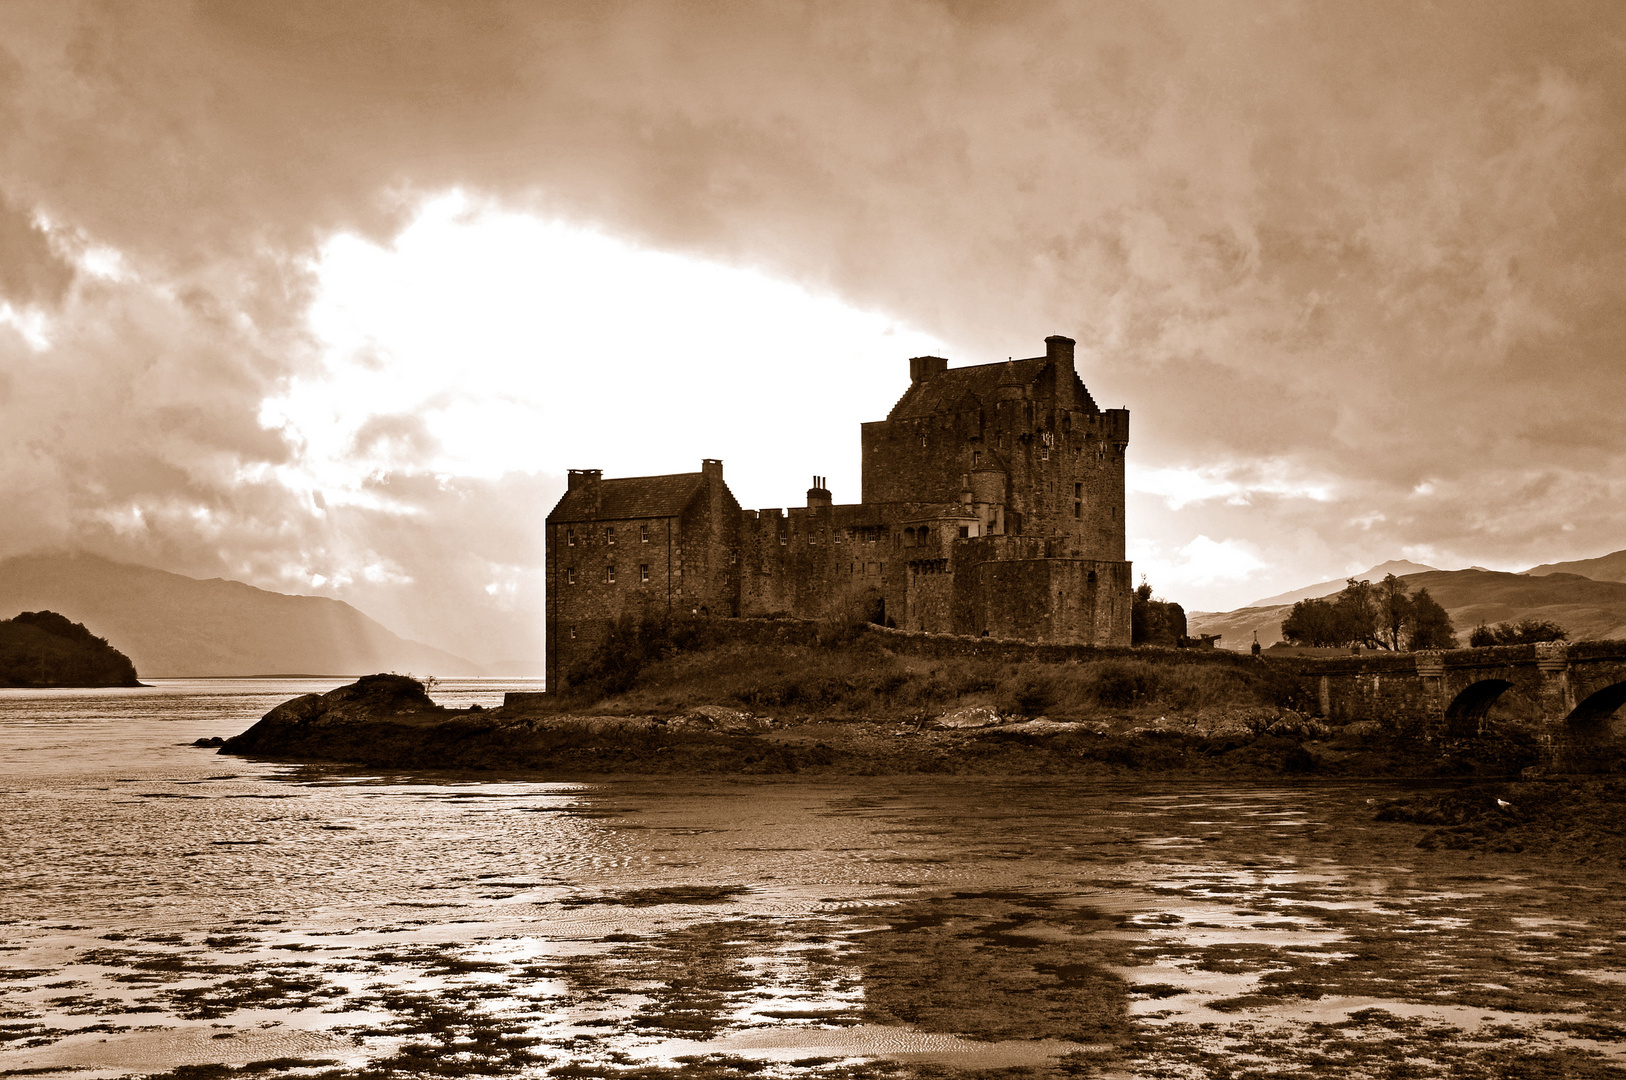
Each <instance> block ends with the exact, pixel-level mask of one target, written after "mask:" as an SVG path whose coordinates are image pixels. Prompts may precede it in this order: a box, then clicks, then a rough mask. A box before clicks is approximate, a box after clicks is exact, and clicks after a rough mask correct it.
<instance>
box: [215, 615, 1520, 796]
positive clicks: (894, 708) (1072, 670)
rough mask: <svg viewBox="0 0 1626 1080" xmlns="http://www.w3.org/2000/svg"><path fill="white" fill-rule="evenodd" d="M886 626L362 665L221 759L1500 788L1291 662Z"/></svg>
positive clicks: (1451, 751) (277, 715)
mask: <svg viewBox="0 0 1626 1080" xmlns="http://www.w3.org/2000/svg"><path fill="white" fill-rule="evenodd" d="M896 637H897V635H896V634H890V635H889V634H886V633H863V634H859V635H856V636H850V637H847V638H845V639H841V640H825V641H820V640H817V639H816V638H815V637H811V636H809V637H807V639H806V640H794V639H788V640H782V641H778V642H764V641H756V642H751V643H741V642H729V641H720V642H709V643H706V642H702V643H699V644H698V645H696V646H694V647H688V648H682V649H671V648H650V649H640V648H631V649H627V650H624V651H623V653H622V654H621V655H620V656H618V657H617V658H616V662H615V663H613V664H612V663H606V664H605V665H603V667H602V669H601V670H600V671H599V673H598V674H597V676H596V677H594V678H590V679H584V680H583V681H581V682H580V683H578V684H576V685H574V686H573V687H572V688H571V689H570V690H568V691H566V692H564V693H561V694H546V695H543V694H510V695H508V697H507V699H506V701H505V703H504V705H503V706H502V707H500V708H491V709H484V708H478V707H476V708H473V709H467V710H453V709H446V708H442V707H440V706H439V705H437V704H436V703H435V702H434V701H433V699H432V698H431V697H430V696H429V694H428V692H427V691H426V690H425V688H424V686H423V684H421V683H419V682H417V681H416V680H413V679H411V678H408V677H405V676H399V675H371V676H368V677H366V678H364V679H362V680H360V681H359V682H356V683H354V684H352V685H350V686H345V687H341V688H339V689H337V690H334V691H332V692H330V693H328V694H324V695H314V694H313V695H307V696H305V697H301V698H296V699H294V700H292V701H289V702H286V703H285V704H283V705H280V706H278V707H277V708H276V709H273V710H272V711H271V712H270V713H268V714H267V715H266V716H265V718H264V719H263V720H261V721H260V722H259V723H258V724H256V725H255V726H254V727H253V728H251V729H250V730H249V731H247V732H244V733H243V734H241V735H238V736H236V737H235V738H232V739H230V740H227V741H226V743H225V745H224V746H223V747H222V752H223V753H228V754H245V755H252V756H256V757H275V758H293V759H303V760H315V761H334V762H353V763H357V764H363V765H367V766H372V767H390V768H451V769H476V770H524V771H545V772H558V773H578V774H582V773H585V774H594V773H645V774H698V775H706V774H709V775H717V774H752V775H768V774H791V773H818V774H832V775H901V774H919V773H941V774H980V775H1107V776H1110V775H1119V774H1131V773H1144V772H1159V773H1167V772H1183V773H1191V774H1201V775H1211V776H1221V775H1228V774H1229V775H1236V776H1244V777H1255V778H1257V777H1264V776H1276V775H1282V774H1292V775H1303V776H1313V775H1320V776H1340V777H1350V776H1363V777H1375V776H1442V775H1446V776H1486V777H1512V776H1517V775H1518V773H1519V772H1520V770H1522V769H1524V768H1525V767H1527V766H1529V765H1530V764H1531V763H1533V762H1534V761H1535V760H1536V748H1535V744H1534V739H1533V737H1531V736H1530V735H1529V734H1528V733H1525V732H1522V731H1521V730H1520V729H1519V728H1518V727H1517V726H1516V725H1507V726H1506V727H1505V728H1504V729H1503V730H1502V731H1501V732H1500V733H1499V734H1498V735H1496V736H1495V737H1484V736H1482V737H1479V738H1475V739H1473V740H1461V741H1447V742H1439V741H1434V742H1429V741H1427V740H1425V739H1423V738H1421V737H1420V736H1419V735H1418V734H1416V733H1408V732H1407V731H1406V730H1399V729H1394V730H1392V729H1390V728H1387V727H1385V726H1384V725H1380V724H1376V723H1371V722H1356V723H1345V724H1342V725H1334V724H1329V723H1327V722H1325V721H1323V720H1321V719H1317V718H1315V717H1313V716H1312V715H1311V714H1312V713H1313V712H1314V711H1315V692H1314V688H1313V680H1310V679H1306V678H1303V677H1302V674H1301V673H1299V672H1298V671H1297V669H1296V668H1295V666H1294V665H1293V664H1291V663H1285V664H1283V663H1276V662H1271V663H1264V662H1260V661H1257V660H1253V659H1251V658H1248V657H1244V656H1239V655H1236V654H1217V653H1215V651H1214V650H1206V651H1205V652H1206V655H1202V656H1198V655H1193V653H1194V652H1195V651H1194V650H1175V649H1120V650H1104V651H1103V653H1102V656H1101V658H1100V659H1095V660H1088V661H1082V662H1080V661H1077V660H1071V661H1065V662H1058V661H1053V660H1051V661H1047V660H1043V659H1018V660H1008V659H1003V658H995V657H987V656H949V657H930V656H916V655H907V654H904V653H901V652H898V651H895V650H894V648H892V647H889V646H891V645H896V644H898V642H897V641H896V640H894V639H895V638H896Z"/></svg>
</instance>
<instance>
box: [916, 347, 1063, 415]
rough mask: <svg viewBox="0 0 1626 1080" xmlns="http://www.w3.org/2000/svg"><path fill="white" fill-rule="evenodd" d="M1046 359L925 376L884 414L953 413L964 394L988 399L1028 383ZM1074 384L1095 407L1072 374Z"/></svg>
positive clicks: (983, 399) (972, 367)
mask: <svg viewBox="0 0 1626 1080" xmlns="http://www.w3.org/2000/svg"><path fill="white" fill-rule="evenodd" d="M1049 362H1050V361H1049V358H1048V357H1044V356H1035V357H1031V358H1029V359H1027V360H1006V361H1004V362H1003V363H995V364H973V365H971V366H970V367H958V368H949V369H948V370H947V371H943V372H939V373H938V374H936V375H933V376H931V377H930V378H928V379H924V380H922V381H921V382H917V383H915V384H913V385H912V386H910V387H909V389H908V390H906V391H905V392H904V395H903V397H901V398H899V399H898V403H897V404H896V405H894V406H892V411H891V412H890V413H888V414H887V417H886V418H887V419H888V420H903V419H908V418H910V417H916V416H935V415H937V414H939V413H946V412H953V411H954V407H955V406H956V405H958V404H959V403H960V400H961V399H962V398H964V397H965V396H966V395H967V394H970V395H972V396H973V397H975V398H977V399H979V400H981V401H988V400H990V399H991V398H992V397H993V396H994V391H996V390H998V389H999V388H1000V387H1001V386H1004V385H1007V384H1014V385H1017V386H1029V385H1031V384H1032V383H1033V382H1034V381H1036V380H1037V379H1038V378H1039V376H1040V375H1041V374H1042V373H1043V372H1044V369H1045V365H1046V364H1048V363H1049ZM1073 379H1074V382H1075V383H1077V386H1078V391H1079V392H1078V400H1079V402H1080V403H1082V404H1085V405H1087V407H1088V408H1090V409H1092V410H1093V409H1094V408H1095V401H1094V400H1093V399H1092V398H1091V397H1090V394H1089V391H1087V390H1085V389H1084V384H1083V383H1082V382H1079V381H1078V377H1077V376H1076V375H1075V376H1074V377H1073Z"/></svg>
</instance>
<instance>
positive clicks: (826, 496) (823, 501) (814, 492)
mask: <svg viewBox="0 0 1626 1080" xmlns="http://www.w3.org/2000/svg"><path fill="white" fill-rule="evenodd" d="M825 483H826V478H825V477H822V476H815V477H814V478H813V486H812V487H810V488H808V489H807V505H808V506H809V507H810V508H811V507H819V506H829V505H830V504H831V503H832V502H833V501H834V500H833V499H831V498H830V489H829V488H828V487H826V486H825Z"/></svg>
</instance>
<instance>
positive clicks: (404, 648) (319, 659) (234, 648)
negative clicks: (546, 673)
mask: <svg viewBox="0 0 1626 1080" xmlns="http://www.w3.org/2000/svg"><path fill="white" fill-rule="evenodd" d="M41 608H48V609H50V610H51V611H57V612H61V613H62V614H63V615H65V616H67V618H68V619H70V620H72V621H75V622H82V623H85V624H86V625H88V626H93V627H95V628H96V632H97V633H100V634H105V635H106V637H107V640H108V641H110V642H111V643H112V644H113V645H114V647H116V648H117V649H119V650H120V651H121V652H123V653H125V654H126V655H127V656H129V658H130V659H131V660H132V661H134V662H135V666H136V669H137V670H139V671H140V672H141V674H142V675H143V676H146V677H148V678H154V677H156V678H164V677H182V676H219V675H296V674H297V675H363V674H369V673H372V672H377V671H389V670H394V671H398V672H409V671H410V672H412V673H414V674H416V675H419V676H423V675H431V674H433V675H442V676H453V675H479V674H482V672H481V671H480V669H479V667H477V666H476V665H475V664H472V663H470V662H469V661H467V660H464V659H463V658H461V657H458V656H453V655H452V654H451V653H448V652H442V651H441V650H439V649H435V648H431V647H430V646H428V645H423V644H420V643H419V642H416V641H408V640H406V639H404V638H400V637H397V636H396V635H395V634H392V633H390V631H388V630H387V629H385V628H384V627H383V626H380V625H379V624H378V623H376V622H374V621H373V620H372V619H369V618H368V617H367V616H365V615H363V614H362V613H361V612H359V611H357V610H356V609H355V608H353V607H351V606H350V605H349V604H346V603H343V602H342V601H339V600H333V599H330V598H328V597H323V596H290V595H287V594H285V593H276V592H268V591H266V590H264V589H256V588H254V587H253V586H251V585H245V584H243V583H242V582H240V581H227V580H224V579H222V578H212V579H210V580H208V581H200V580H198V579H197V578H190V577H185V576H183V575H181V574H171V573H167V572H165V571H163V570H154V569H152V568H151V567H146V566H135V565H131V564H128V563H116V562H111V561H109V560H107V559H102V558H98V557H96V556H93V555H23V556H18V557H16V558H11V559H6V560H4V561H0V613H4V612H8V611H32V610H38V609H41Z"/></svg>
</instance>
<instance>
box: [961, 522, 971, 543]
mask: <svg viewBox="0 0 1626 1080" xmlns="http://www.w3.org/2000/svg"><path fill="white" fill-rule="evenodd" d="M970 537H971V526H969V525H961V526H960V539H961V540H968V539H970Z"/></svg>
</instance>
